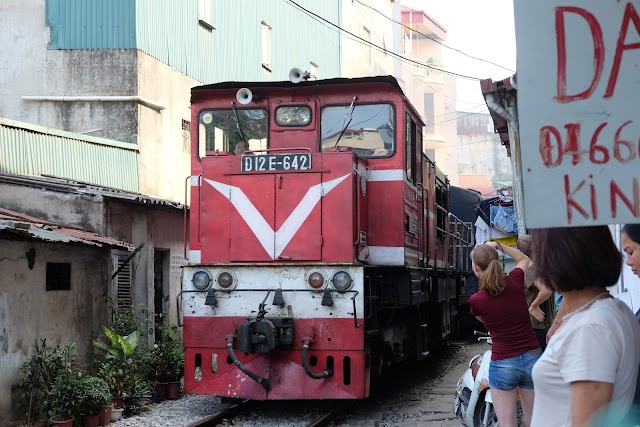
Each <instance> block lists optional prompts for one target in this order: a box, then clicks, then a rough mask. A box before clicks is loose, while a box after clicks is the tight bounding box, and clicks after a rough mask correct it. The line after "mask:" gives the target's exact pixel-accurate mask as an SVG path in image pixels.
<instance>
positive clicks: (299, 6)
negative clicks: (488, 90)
mask: <svg viewBox="0 0 640 427" xmlns="http://www.w3.org/2000/svg"><path fill="white" fill-rule="evenodd" d="M286 1H288V2H289V3H291V4H293V5H295V6H296V7H297V8H299V9H300V10H302V11H303V12H304V13H307V14H309V15H313V16H314V17H316V18H318V19H320V20H322V21H324V22H326V23H327V24H329V25H331V26H333V27H335V28H337V29H338V30H340V31H342V32H343V33H345V34H349V35H350V36H352V37H354V38H355V39H357V41H358V42H360V43H362V44H367V45H370V46H371V47H374V48H376V49H377V50H378V51H380V52H383V53H387V54H389V55H391V56H394V57H396V58H399V59H400V60H402V61H405V62H409V63H412V64H415V65H417V66H419V67H422V68H427V69H431V70H435V71H439V72H441V73H444V74H448V75H451V76H456V77H460V78H463V79H468V80H476V81H480V80H482V79H480V78H479V77H474V76H468V75H466V74H461V73H455V72H453V71H448V70H443V69H441V68H438V67H432V66H430V65H428V64H424V63H422V62H419V61H415V60H413V59H410V58H407V57H405V56H402V55H400V54H398V53H395V52H393V51H390V50H388V49H387V48H385V47H381V46H378V45H377V44H375V43H372V42H370V41H368V40H365V39H363V38H362V37H360V36H358V35H356V34H353V33H352V32H350V31H347V30H345V29H344V28H342V27H341V26H340V25H337V24H334V23H333V22H331V21H329V20H327V19H325V18H323V17H322V16H320V15H317V14H315V13H313V12H311V11H310V10H308V9H306V8H304V7H302V6H301V5H299V4H298V3H296V2H295V1H294V0H286Z"/></svg>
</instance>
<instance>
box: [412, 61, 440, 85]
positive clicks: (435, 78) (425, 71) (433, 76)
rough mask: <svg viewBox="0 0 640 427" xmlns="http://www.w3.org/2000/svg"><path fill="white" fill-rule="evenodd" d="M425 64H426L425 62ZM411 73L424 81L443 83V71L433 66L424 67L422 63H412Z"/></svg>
mask: <svg viewBox="0 0 640 427" xmlns="http://www.w3.org/2000/svg"><path fill="white" fill-rule="evenodd" d="M425 65H427V64H426V63H425ZM413 73H414V74H415V75H416V76H418V77H419V78H421V79H422V80H423V81H424V82H426V83H439V84H444V73H443V72H442V71H440V70H435V69H433V68H426V67H425V66H422V65H417V64H416V65H414V66H413Z"/></svg>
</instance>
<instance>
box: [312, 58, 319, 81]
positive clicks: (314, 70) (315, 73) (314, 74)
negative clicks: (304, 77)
mask: <svg viewBox="0 0 640 427" xmlns="http://www.w3.org/2000/svg"><path fill="white" fill-rule="evenodd" d="M309 64H310V69H309V74H310V75H311V77H313V78H314V79H319V78H320V76H319V75H318V67H319V65H318V64H316V63H315V62H313V61H311V62H310V63H309Z"/></svg>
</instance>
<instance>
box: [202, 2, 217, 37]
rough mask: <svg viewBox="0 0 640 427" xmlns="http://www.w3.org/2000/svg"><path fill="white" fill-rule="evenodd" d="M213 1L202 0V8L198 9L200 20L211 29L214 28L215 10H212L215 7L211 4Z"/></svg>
mask: <svg viewBox="0 0 640 427" xmlns="http://www.w3.org/2000/svg"><path fill="white" fill-rule="evenodd" d="M212 1H213V0H200V8H199V11H198V22H199V23H200V25H202V26H203V27H205V28H206V29H208V30H210V31H211V30H213V29H214V27H213V12H212V10H211V8H212V7H213V6H212V4H211V2H212Z"/></svg>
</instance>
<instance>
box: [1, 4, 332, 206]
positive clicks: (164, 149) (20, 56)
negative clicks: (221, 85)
mask: <svg viewBox="0 0 640 427" xmlns="http://www.w3.org/2000/svg"><path fill="white" fill-rule="evenodd" d="M297 3H298V4H300V5H301V6H302V7H304V8H305V9H307V11H304V10H302V9H299V8H297V7H295V6H294V5H292V4H287V3H285V2H275V3H272V2H261V1H259V0H250V1H243V2H238V1H234V0H224V1H212V0H188V1H179V2H178V1H172V0H113V1H109V2H95V1H86V0H20V1H18V0H8V1H3V2H2V4H0V26H1V27H2V28H3V31H2V35H1V36H0V52H3V53H2V54H1V55H2V56H4V58H1V59H2V60H0V98H1V99H2V103H1V104H0V117H4V118H8V119H12V120H18V121H22V122H28V123H33V124H38V125H41V126H45V127H50V128H54V129H61V130H66V131H71V132H76V133H83V134H87V135H92V136H98V137H101V138H107V139H112V140H116V141H121V142H125V143H129V144H134V145H137V146H138V147H139V164H140V169H139V174H140V189H139V191H140V192H141V193H143V194H147V195H151V196H155V197H160V198H163V199H167V200H171V201H174V202H182V203H184V202H185V200H184V198H185V194H184V180H185V178H186V177H187V176H189V172H190V166H189V159H190V157H189V151H190V148H189V143H188V141H189V126H190V121H191V113H190V109H189V99H190V88H191V87H193V86H196V85H200V84H204V83H215V82H219V81H225V80H237V81H242V80H248V81H256V80H286V79H287V76H288V71H289V69H290V68H292V67H294V66H297V67H300V68H302V69H305V70H307V69H310V71H313V74H314V75H316V76H318V77H323V78H325V77H337V76H338V75H339V72H340V71H339V62H340V59H339V55H340V53H339V52H340V49H339V45H340V43H339V35H338V34H337V33H336V32H334V31H331V30H329V29H328V28H327V27H326V26H325V25H322V24H321V23H320V22H318V21H317V20H316V19H314V18H313V17H312V16H311V15H310V14H309V13H310V12H311V13H316V14H318V15H320V16H323V17H325V18H327V19H328V20H331V21H333V22H339V14H340V11H339V6H340V1H339V0H331V1H322V2H314V1H312V0H299V1H298V2H297ZM327 46H329V47H331V46H335V47H336V48H335V49H327Z"/></svg>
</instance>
